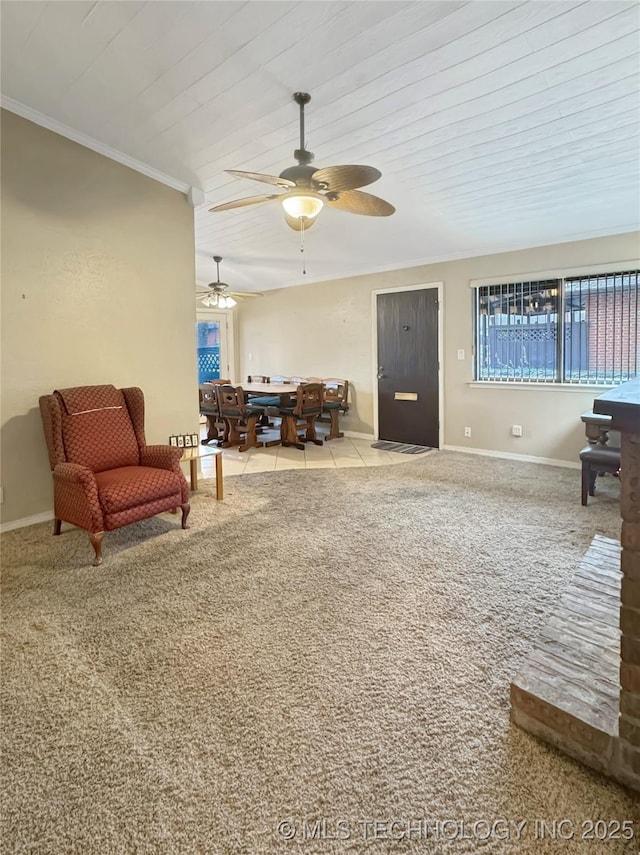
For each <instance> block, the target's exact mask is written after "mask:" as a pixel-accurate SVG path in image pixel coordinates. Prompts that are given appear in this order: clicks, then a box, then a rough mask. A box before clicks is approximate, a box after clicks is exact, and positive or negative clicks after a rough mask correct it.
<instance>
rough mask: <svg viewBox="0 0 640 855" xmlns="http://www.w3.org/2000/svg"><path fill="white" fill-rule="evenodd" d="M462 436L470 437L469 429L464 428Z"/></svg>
mask: <svg viewBox="0 0 640 855" xmlns="http://www.w3.org/2000/svg"><path fill="white" fill-rule="evenodd" d="M464 435H465V436H466V437H469V436H471V428H470V427H466V428H465V429H464Z"/></svg>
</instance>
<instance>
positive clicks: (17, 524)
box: [0, 511, 53, 534]
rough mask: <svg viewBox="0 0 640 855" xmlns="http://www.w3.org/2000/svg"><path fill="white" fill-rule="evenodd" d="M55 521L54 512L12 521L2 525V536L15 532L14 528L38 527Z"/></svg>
mask: <svg viewBox="0 0 640 855" xmlns="http://www.w3.org/2000/svg"><path fill="white" fill-rule="evenodd" d="M52 519H53V511H43V512H42V513H41V514H34V515H33V516H32V517H22V519H19V520H10V521H9V522H5V523H2V524H1V525H0V534H4V532H5V531H13V529H14V528H26V527H27V526H28V525H36V523H42V522H49V521H50V520H52Z"/></svg>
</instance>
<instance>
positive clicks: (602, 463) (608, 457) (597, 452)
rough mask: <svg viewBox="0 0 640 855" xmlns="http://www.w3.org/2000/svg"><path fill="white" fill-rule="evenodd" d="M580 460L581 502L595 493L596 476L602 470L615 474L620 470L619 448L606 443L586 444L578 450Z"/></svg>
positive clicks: (584, 502)
mask: <svg viewBox="0 0 640 855" xmlns="http://www.w3.org/2000/svg"><path fill="white" fill-rule="evenodd" d="M580 460H581V461H582V504H583V505H586V504H587V497H588V496H595V494H596V477H597V476H598V475H600V474H602V473H603V472H611V474H612V475H617V474H618V472H619V471H620V449H619V448H609V447H608V446H606V445H588V446H587V447H586V448H583V449H582V451H581V452H580Z"/></svg>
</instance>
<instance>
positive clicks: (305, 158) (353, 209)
mask: <svg viewBox="0 0 640 855" xmlns="http://www.w3.org/2000/svg"><path fill="white" fill-rule="evenodd" d="M293 100H294V101H295V102H296V104H298V106H299V108H300V148H298V149H296V150H295V151H294V153H293V156H294V158H295V159H296V161H297V166H289V167H288V168H287V169H284V170H283V171H282V172H281V173H280V175H264V174H262V173H259V172H243V171H241V170H237V169H227V170H226V172H227V173H228V174H229V175H233V176H234V178H250V179H252V180H253V181H262V182H264V183H266V184H273V185H275V186H276V187H280V188H281V189H283V190H284V191H285V192H284V193H272V194H269V195H268V196H249V197H245V198H243V199H235V200H234V201H233V202H224V203H223V204H221V205H216V206H214V207H213V208H210V209H209V210H210V211H212V212H215V213H217V212H219V211H229V210H232V209H233V208H244V207H246V206H247V205H255V204H258V203H261V202H273V201H276V200H279V201H280V202H281V204H282V207H283V209H284V218H285V222H286V223H287V225H288V226H290V228H292V229H294V230H295V231H299V232H302V233H303V234H304V231H305V230H306V229H308V228H309V227H310V226H311V225H312V224H313V223H314V222H315V217H317V215H318V214H319V213H320V211H321V209H322V208H323V207H324V206H325V205H327V206H328V207H330V208H336V209H337V210H339V211H347V212H349V213H351V214H363V215H365V216H369V217H389V216H390V215H391V214H393V213H394V212H395V210H396V209H395V208H394V207H393V205H390V204H389V202H385V200H384V199H380V198H379V197H378V196H372V195H371V194H370V193H362V192H360V191H359V190H358V189H356V188H358V187H365V186H366V185H367V184H372V183H373V182H374V181H377V180H378V178H380V177H381V173H380V171H379V170H378V169H375V167H373V166H357V165H347V166H326V167H324V168H320V169H316V167H314V166H311V162H312V161H313V158H314V155H313V152H311V151H308V150H307V149H306V148H305V141H304V108H305V105H306V104H308V103H309V101H311V96H310V95H309V94H308V92H295V93H294V95H293Z"/></svg>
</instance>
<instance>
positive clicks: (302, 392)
mask: <svg viewBox="0 0 640 855" xmlns="http://www.w3.org/2000/svg"><path fill="white" fill-rule="evenodd" d="M323 389H324V387H323V385H322V383H300V384H299V386H298V389H297V392H296V400H295V401H292V402H291V405H290V406H288V407H284V406H281V407H280V416H281V418H282V423H281V425H280V441H281V443H282V445H284V446H285V447H286V446H290V445H292V446H294V448H299V449H300V450H301V451H303V450H304V444H305V443H306V442H312V443H314V445H322V440H321V439H318V437H317V436H316V420H317V419H318V417H319V416H320V415H321V414H322V404H323ZM301 428H302V429H303V430H304V433H299V430H300V429H301Z"/></svg>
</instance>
